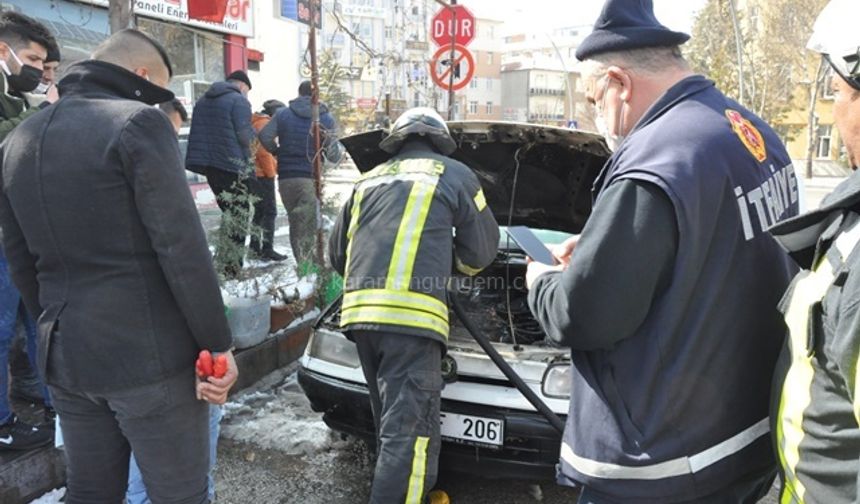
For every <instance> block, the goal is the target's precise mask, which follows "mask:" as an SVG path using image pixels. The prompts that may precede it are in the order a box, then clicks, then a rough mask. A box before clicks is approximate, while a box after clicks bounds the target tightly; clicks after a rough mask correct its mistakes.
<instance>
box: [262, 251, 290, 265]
mask: <svg viewBox="0 0 860 504" xmlns="http://www.w3.org/2000/svg"><path fill="white" fill-rule="evenodd" d="M260 258H261V259H265V260H266V261H276V262H281V261H285V260H287V256H285V255H284V254H279V253H277V252H275V250H274V249H268V250H264V251H263V252H262V253H261V254H260Z"/></svg>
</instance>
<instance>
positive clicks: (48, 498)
mask: <svg viewBox="0 0 860 504" xmlns="http://www.w3.org/2000/svg"><path fill="white" fill-rule="evenodd" d="M64 495H66V488H65V487H63V488H58V489H56V490H51V491H50V492H48V493H46V494H45V495H43V496H41V497H39V498H38V499H36V500H33V501H30V504H55V503H59V502H60V499H61V498H63V496H64Z"/></svg>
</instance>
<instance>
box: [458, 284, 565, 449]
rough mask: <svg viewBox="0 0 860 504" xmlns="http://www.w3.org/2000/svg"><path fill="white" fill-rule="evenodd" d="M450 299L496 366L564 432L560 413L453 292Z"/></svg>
mask: <svg viewBox="0 0 860 504" xmlns="http://www.w3.org/2000/svg"><path fill="white" fill-rule="evenodd" d="M448 299H449V300H450V303H451V307H452V308H453V309H454V313H455V314H456V315H457V318H459V319H460V321H462V322H463V325H464V326H465V327H466V330H467V331H469V334H471V335H472V337H473V338H475V341H476V342H477V343H478V345H480V346H481V348H482V349H484V352H486V353H487V355H488V356H489V357H490V360H492V361H493V363H494V364H495V365H496V367H498V368H499V370H500V371H501V372H502V374H504V375H505V377H507V379H508V380H510V381H511V383H513V384H514V386H515V387H516V388H517V390H519V391H520V393H521V394H522V395H523V396H525V398H526V399H527V400H528V402H530V403H531V405H532V406H534V407H535V409H536V410H538V412H539V413H540V414H541V415H543V416H544V417H545V418H546V419H547V421H548V422H549V423H550V424H551V425H552V426H553V427H555V429H556V430H557V431H558V432H559V433H561V434H564V422H562V421H561V418H559V417H558V415H556V414H555V413H554V412H553V411H552V410H551V409H549V406H547V405H546V403H544V402H543V401H542V400H541V398H540V397H538V396H537V394H535V393H534V391H533V390H532V389H530V388H529V386H528V385H526V382H524V381H523V379H522V378H520V375H518V374H517V373H516V371H514V369H513V368H512V367H511V365H510V364H508V363H507V362H506V361H505V359H504V358H503V357H502V356H501V355H499V352H498V350H496V347H494V346H493V344H492V343H490V340H488V339H487V337H486V336H484V335H483V334H481V331H479V330H478V328H477V327H475V323H474V322H472V320H471V319H470V318H469V316H468V315H466V311H465V310H463V307H462V306H460V302H459V300H458V299H457V296H456V295H455V294H454V293H453V292H452V293H450V295H449V296H448Z"/></svg>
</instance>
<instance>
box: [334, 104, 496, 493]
mask: <svg viewBox="0 0 860 504" xmlns="http://www.w3.org/2000/svg"><path fill="white" fill-rule="evenodd" d="M379 147H380V148H381V149H382V150H384V151H386V152H388V153H390V154H393V155H394V157H393V158H392V159H391V160H390V161H387V162H385V163H383V164H381V165H379V166H377V167H376V168H374V169H373V170H371V171H369V172H368V173H366V174H364V175H363V176H362V177H361V179H360V180H359V181H358V183H357V184H356V185H355V188H354V189H353V193H352V196H351V197H350V199H349V201H347V203H346V205H344V207H343V210H342V211H341V214H340V216H339V218H338V220H337V224H336V225H335V228H334V230H333V231H332V236H331V240H330V242H329V256H330V260H331V263H332V266H333V267H334V268H335V269H336V270H337V271H338V272H339V273H341V274H342V275H343V278H344V296H343V305H342V312H341V325H342V326H343V328H344V330H345V332H346V333H347V334H348V335H349V337H350V339H352V340H353V341H355V343H356V345H357V347H358V354H359V358H360V359H361V364H362V368H363V370H364V376H365V378H366V379H367V386H368V389H369V391H370V399H371V408H372V410H373V418H374V421H375V423H376V431H377V453H378V458H377V461H376V470H375V473H374V478H373V486H372V489H371V497H370V502H371V503H378V504H391V503H397V502H406V503H422V502H425V501H424V499H425V493H426V492H428V491H429V490H430V489H431V488H433V485H434V484H435V481H436V475H437V465H438V459H439V448H440V433H439V404H440V392H441V390H442V376H441V372H440V368H441V359H442V356H443V355H444V353H445V349H446V342H447V339H448V307H447V303H446V296H445V293H446V286H447V281H448V276H449V274H450V272H451V271H452V266H453V265H456V267H457V269H458V270H459V271H460V272H462V273H465V274H468V275H474V274H477V273H478V272H479V271H480V270H481V269H483V268H484V267H486V266H487V265H489V264H490V263H491V262H492V260H493V259H494V258H495V256H496V251H497V248H498V243H499V228H498V225H497V224H496V220H495V218H494V217H493V214H492V212H491V211H490V209H489V208H488V207H487V202H486V200H485V199H484V193H483V191H482V189H481V185H480V183H479V182H478V179H477V177H476V176H475V174H474V173H472V171H471V170H470V169H469V168H468V167H467V166H465V165H464V164H462V163H459V162H457V161H455V160H453V159H451V158H449V157H447V156H448V155H449V154H451V153H452V152H454V150H455V148H456V144H455V143H454V140H453V139H452V138H451V135H450V133H449V131H448V127H447V126H446V125H445V122H444V121H443V120H442V118H441V117H440V116H439V114H437V113H436V111H435V110H432V109H428V108H414V109H410V110H407V111H406V112H405V113H404V114H403V115H402V116H400V118H399V119H398V120H397V121H396V122H395V124H394V126H393V128H392V130H391V133H390V134H389V135H388V136H387V137H386V138H385V139H384V140H383V141H382V142H381V143H380V144H379ZM452 228H453V229H454V230H455V231H456V234H455V233H452ZM452 250H453V254H452V253H451V251H452ZM452 263H453V264H452ZM428 500H429V501H430V502H434V503H435V502H447V496H445V494H444V492H440V491H434V492H430V493H429V495H428Z"/></svg>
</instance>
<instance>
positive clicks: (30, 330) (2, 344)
mask: <svg viewBox="0 0 860 504" xmlns="http://www.w3.org/2000/svg"><path fill="white" fill-rule="evenodd" d="M19 317H21V321H22V322H23V324H24V329H25V331H26V332H27V357H28V358H29V359H30V365H31V366H33V369H34V370H36V372H37V373H38V372H39V371H38V370H39V368H38V366H37V365H36V363H37V360H36V355H37V354H36V325H35V324H34V323H33V319H32V318H30V315H29V314H28V313H27V310H26V309H25V308H24V304H23V303H21V294H20V293H19V292H18V289H17V288H16V287H15V284H13V283H12V278H11V277H10V276H9V264H8V263H7V262H6V256H5V255H4V254H3V251H2V249H0V424H3V423H5V422H7V421H8V420H9V419H10V418H11V417H12V408H11V406H10V405H9V347H10V346H11V345H12V339H13V338H14V337H15V324H16V323H17V322H18V318H19ZM41 378H42V392H43V393H44V394H45V404H46V405H48V406H50V404H51V403H50V398H49V396H48V389H47V387H45V385H44V377H41Z"/></svg>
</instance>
